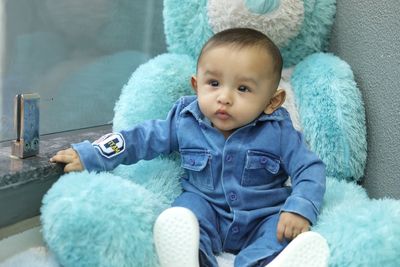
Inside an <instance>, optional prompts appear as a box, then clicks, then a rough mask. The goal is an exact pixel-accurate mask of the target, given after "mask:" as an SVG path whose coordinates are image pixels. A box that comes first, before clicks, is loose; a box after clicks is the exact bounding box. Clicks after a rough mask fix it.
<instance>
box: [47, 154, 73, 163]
mask: <svg viewBox="0 0 400 267" xmlns="http://www.w3.org/2000/svg"><path fill="white" fill-rule="evenodd" d="M60 152H61V151H60ZM60 152H58V153H57V154H56V155H55V156H53V157H52V158H51V159H50V162H60V163H70V162H72V160H73V157H72V156H71V155H68V154H62V153H60Z"/></svg>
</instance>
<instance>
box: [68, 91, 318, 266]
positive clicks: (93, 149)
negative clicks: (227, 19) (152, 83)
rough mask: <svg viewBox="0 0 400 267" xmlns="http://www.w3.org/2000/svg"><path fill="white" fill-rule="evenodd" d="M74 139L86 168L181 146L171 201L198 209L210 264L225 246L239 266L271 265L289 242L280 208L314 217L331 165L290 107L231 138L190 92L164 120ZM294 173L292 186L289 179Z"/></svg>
mask: <svg viewBox="0 0 400 267" xmlns="http://www.w3.org/2000/svg"><path fill="white" fill-rule="evenodd" d="M72 146H73V148H74V149H75V150H76V151H77V152H78V154H79V156H80V159H81V161H82V163H83V165H84V167H85V169H87V170H88V171H106V170H112V169H114V168H115V167H116V166H118V165H119V164H133V163H135V162H137V161H139V160H142V159H144V160H150V159H153V158H155V157H157V156H159V155H168V154H170V153H172V152H174V151H179V153H180V156H181V165H182V167H183V168H184V170H185V175H184V177H182V178H181V184H182V187H183V193H182V195H181V196H179V197H178V198H177V199H176V200H175V201H174V203H173V206H183V207H187V208H189V209H190V210H192V211H193V212H194V213H195V214H196V216H197V218H198V220H199V222H200V228H201V229H200V231H201V238H200V239H201V240H200V250H201V257H202V259H203V262H204V266H218V265H217V262H216V259H215V256H214V254H218V253H221V252H223V251H226V252H231V253H234V254H237V256H236V258H235V266H238V267H239V266H240V267H245V266H258V265H265V264H266V263H267V262H269V261H270V260H272V259H273V258H274V257H275V256H276V255H277V254H278V253H279V252H280V251H281V250H283V248H284V247H285V246H286V245H287V242H282V243H280V242H279V241H278V240H277V237H276V229H277V228H276V227H277V223H278V219H279V213H280V212H281V211H286V212H293V213H297V214H300V215H302V216H303V217H305V218H307V219H308V220H309V221H310V223H311V224H314V223H315V222H316V219H317V215H318V213H319V210H320V208H321V205H322V200H323V195H324V192H325V166H324V164H323V163H322V161H321V160H320V159H319V158H318V157H317V156H316V155H315V154H314V153H313V152H311V151H310V150H309V149H308V148H307V145H306V144H305V142H304V141H303V136H302V134H301V133H299V132H297V131H296V130H295V129H294V128H293V126H292V123H291V120H290V116H289V113H288V112H287V111H286V110H285V109H284V108H279V109H277V110H276V111H275V112H274V113H272V114H271V115H267V114H262V115H260V116H259V117H258V118H257V119H255V120H254V121H253V122H251V123H249V124H248V125H245V126H243V127H241V128H239V129H237V130H235V132H234V133H232V134H231V135H230V136H229V137H228V138H227V139H225V138H224V136H223V135H222V134H221V133H220V132H219V131H218V130H217V129H215V128H213V127H212V125H211V123H210V121H209V120H208V119H207V118H206V117H205V116H204V115H203V114H202V113H201V111H200V109H199V106H198V102H197V98H196V97H195V96H186V97H182V98H180V99H179V100H178V101H177V102H176V104H175V105H174V107H173V108H172V109H171V110H170V112H169V114H168V116H167V118H166V119H165V120H149V121H145V122H144V123H141V124H139V125H136V126H135V127H133V128H131V129H129V130H126V131H121V132H120V133H112V134H109V135H106V136H104V137H102V138H100V139H99V140H97V141H95V142H94V143H93V144H91V143H90V142H88V141H84V142H82V143H79V144H73V145H72ZM289 176H290V178H291V183H292V186H285V182H286V181H287V179H288V177H289ZM171 179H173V177H171Z"/></svg>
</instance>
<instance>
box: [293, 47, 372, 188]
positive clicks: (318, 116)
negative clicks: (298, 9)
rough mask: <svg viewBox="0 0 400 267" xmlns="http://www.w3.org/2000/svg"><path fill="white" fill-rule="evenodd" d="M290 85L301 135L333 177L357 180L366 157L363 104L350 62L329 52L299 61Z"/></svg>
mask: <svg viewBox="0 0 400 267" xmlns="http://www.w3.org/2000/svg"><path fill="white" fill-rule="evenodd" d="M292 85H293V88H294V91H295V95H296V101H297V106H298V107H299V113H300V117H301V123H302V125H303V127H304V136H305V138H306V140H307V141H308V142H309V144H310V146H311V148H312V150H314V151H315V152H316V153H317V154H318V155H319V156H320V157H321V158H322V160H323V161H324V163H325V164H326V166H327V174H328V175H329V176H332V177H335V178H336V179H339V180H341V179H345V180H359V179H360V178H361V177H362V176H363V172H364V167H365V161H366V157H367V144H366V139H365V136H366V127H365V117H364V114H365V113H364V107H363V102H362V99H361V94H360V91H359V90H358V89H357V87H356V84H355V82H354V77H353V72H352V71H351V69H350V66H349V65H348V64H347V63H346V62H344V61H343V60H341V59H339V58H338V57H336V56H334V55H330V54H324V53H316V54H313V55H311V56H309V57H307V58H306V59H304V60H303V61H302V62H300V63H299V64H298V65H297V66H296V68H295V70H294V72H293V75H292Z"/></svg>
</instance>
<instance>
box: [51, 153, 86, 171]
mask: <svg viewBox="0 0 400 267" xmlns="http://www.w3.org/2000/svg"><path fill="white" fill-rule="evenodd" d="M50 162H61V163H65V164H66V165H65V167H64V172H72V171H83V165H82V162H81V160H80V158H79V155H78V153H76V151H75V150H73V149H72V148H68V149H65V150H60V151H58V152H57V154H56V155H55V156H53V157H52V158H51V159H50Z"/></svg>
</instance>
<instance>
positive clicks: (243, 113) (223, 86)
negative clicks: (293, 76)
mask: <svg viewBox="0 0 400 267" xmlns="http://www.w3.org/2000/svg"><path fill="white" fill-rule="evenodd" d="M275 79H276V78H275V75H274V73H273V65H272V59H271V57H270V56H269V55H267V53H266V52H264V51H261V50H260V49H259V48H258V47H245V48H240V49H239V48H233V47H231V46H217V47H214V48H210V49H208V50H206V51H205V52H204V53H203V55H202V56H201V58H200V61H199V63H198V69H197V75H196V77H193V78H192V85H193V88H194V90H195V91H196V93H197V96H198V101H199V106H200V110H201V111H202V112H203V114H204V115H205V116H206V117H207V118H208V119H209V120H210V121H211V122H212V124H213V127H215V128H217V129H218V130H220V131H221V132H222V133H223V134H224V136H225V137H227V136H229V135H230V134H231V133H232V132H233V131H234V130H235V129H237V128H240V127H242V126H244V125H246V124H248V123H250V122H252V121H253V120H254V119H255V118H257V117H258V116H259V115H260V114H261V113H262V112H263V111H264V110H265V108H266V107H267V106H268V105H269V103H270V101H271V98H272V96H273V95H274V93H275V92H276V82H275Z"/></svg>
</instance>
